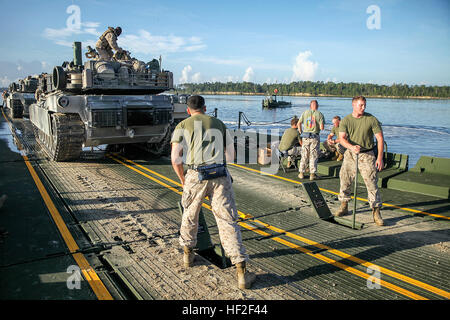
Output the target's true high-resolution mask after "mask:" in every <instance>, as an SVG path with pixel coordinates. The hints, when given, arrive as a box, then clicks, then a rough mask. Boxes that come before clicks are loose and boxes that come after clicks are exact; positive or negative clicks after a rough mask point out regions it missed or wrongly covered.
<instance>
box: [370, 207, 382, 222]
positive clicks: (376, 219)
mask: <svg viewBox="0 0 450 320" xmlns="http://www.w3.org/2000/svg"><path fill="white" fill-rule="evenodd" d="M372 214H373V221H374V222H375V223H376V224H377V225H378V226H384V221H383V218H381V213H380V207H376V208H373V209H372Z"/></svg>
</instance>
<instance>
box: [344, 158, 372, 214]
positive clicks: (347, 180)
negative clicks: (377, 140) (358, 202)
mask: <svg viewBox="0 0 450 320" xmlns="http://www.w3.org/2000/svg"><path fill="white" fill-rule="evenodd" d="M375 161H376V158H375V154H374V153H373V151H370V152H365V153H360V154H359V157H358V171H359V172H360V174H361V176H362V178H363V180H364V183H365V185H366V188H367V197H368V198H369V204H370V207H371V208H376V207H381V197H380V191H379V190H378V185H377V183H378V173H377V168H376V166H375ZM355 174H356V154H354V153H353V152H351V151H350V150H348V149H347V151H345V153H344V161H343V163H342V167H341V171H340V173H339V178H340V184H341V186H340V192H339V197H338V199H339V201H341V202H342V201H350V200H351V193H352V190H353V188H352V187H353V182H354V180H355Z"/></svg>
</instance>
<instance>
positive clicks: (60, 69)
mask: <svg viewBox="0 0 450 320" xmlns="http://www.w3.org/2000/svg"><path fill="white" fill-rule="evenodd" d="M86 56H87V57H91V58H94V59H90V60H88V61H86V62H85V63H84V65H83V63H82V58H81V43H80V42H74V60H73V61H72V62H70V63H68V62H64V63H63V65H62V66H57V67H55V68H54V69H53V72H52V74H42V75H40V79H39V87H38V90H37V91H36V95H37V97H38V101H37V102H36V103H35V104H33V105H31V106H30V120H31V122H32V124H33V126H34V129H35V133H36V138H37V139H38V140H39V141H40V143H41V145H43V147H44V149H45V150H46V153H47V154H48V155H49V157H50V158H51V159H52V160H55V161H65V160H71V159H76V158H78V157H79V156H80V152H81V150H82V147H83V146H85V147H93V146H98V145H104V144H108V145H123V144H130V143H133V144H139V145H141V146H144V147H145V148H146V149H147V150H148V151H150V152H152V153H154V154H157V155H160V154H163V153H165V152H167V151H168V150H169V145H170V136H171V133H172V129H173V105H172V103H171V102H170V100H169V98H168V97H167V96H165V95H158V94H159V93H162V92H164V91H166V90H169V89H171V88H172V87H173V74H172V72H169V71H164V70H162V69H161V67H160V63H158V61H157V60H155V59H154V61H152V62H151V63H147V64H145V63H144V62H142V61H139V60H136V59H132V58H131V57H130V56H129V53H128V52H122V54H121V56H116V57H115V59H113V60H112V61H105V60H98V59H96V57H97V55H96V53H95V51H93V50H91V51H89V52H88V53H87V54H86ZM155 61H156V63H155Z"/></svg>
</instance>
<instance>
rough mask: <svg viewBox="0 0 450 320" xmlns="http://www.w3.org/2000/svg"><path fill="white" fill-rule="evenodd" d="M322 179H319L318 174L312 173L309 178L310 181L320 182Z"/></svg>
mask: <svg viewBox="0 0 450 320" xmlns="http://www.w3.org/2000/svg"><path fill="white" fill-rule="evenodd" d="M319 179H320V178H319V176H316V174H315V173H311V174H310V176H309V180H311V181H312V180H319Z"/></svg>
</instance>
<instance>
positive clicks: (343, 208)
mask: <svg viewBox="0 0 450 320" xmlns="http://www.w3.org/2000/svg"><path fill="white" fill-rule="evenodd" d="M347 213H348V201H342V202H341V207H340V208H339V210H338V211H337V212H336V214H335V216H336V217H342V216H343V215H345V214H347Z"/></svg>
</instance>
